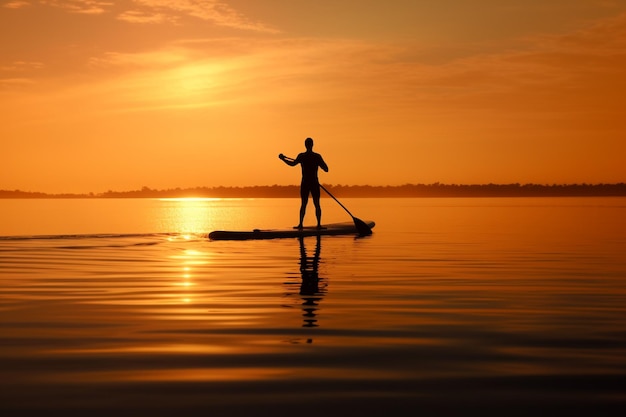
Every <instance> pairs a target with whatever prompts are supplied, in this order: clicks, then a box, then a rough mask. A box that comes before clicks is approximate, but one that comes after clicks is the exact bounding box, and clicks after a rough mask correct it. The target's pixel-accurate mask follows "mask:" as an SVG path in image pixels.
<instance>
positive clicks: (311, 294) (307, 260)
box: [299, 236, 323, 327]
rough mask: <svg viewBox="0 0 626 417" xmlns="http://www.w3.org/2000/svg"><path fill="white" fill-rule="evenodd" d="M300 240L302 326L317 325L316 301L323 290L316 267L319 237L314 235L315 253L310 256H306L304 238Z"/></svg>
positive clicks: (319, 247) (318, 256)
mask: <svg viewBox="0 0 626 417" xmlns="http://www.w3.org/2000/svg"><path fill="white" fill-rule="evenodd" d="M299 240H300V274H301V275H302V283H301V284H300V296H301V297H302V311H303V314H302V315H303V316H304V324H303V327H317V318H316V315H317V314H316V311H317V309H318V301H319V300H320V299H321V298H322V294H323V291H320V288H319V282H320V278H319V274H318V267H319V262H320V252H321V246H322V245H321V241H322V239H321V237H320V236H317V237H316V244H315V253H314V255H313V256H312V257H309V256H307V252H306V247H305V246H304V238H302V237H301V238H299Z"/></svg>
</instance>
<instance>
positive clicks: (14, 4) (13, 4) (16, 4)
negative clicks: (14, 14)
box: [2, 0, 30, 9]
mask: <svg viewBox="0 0 626 417" xmlns="http://www.w3.org/2000/svg"><path fill="white" fill-rule="evenodd" d="M28 6H30V3H29V2H27V1H19V0H15V1H9V2H7V3H6V4H3V5H2V7H5V8H7V9H21V8H23V7H28Z"/></svg>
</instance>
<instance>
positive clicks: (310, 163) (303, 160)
mask: <svg viewBox="0 0 626 417" xmlns="http://www.w3.org/2000/svg"><path fill="white" fill-rule="evenodd" d="M304 146H305V147H306V152H302V153H300V154H298V156H297V158H296V159H291V158H289V157H287V156H285V155H283V154H282V153H281V154H280V155H278V157H279V158H280V159H281V160H282V161H283V162H284V163H286V164H287V165H289V166H292V167H293V166H296V165H298V164H300V166H302V183H301V184H300V199H301V204H300V223H298V225H297V226H296V227H295V228H296V229H302V222H303V221H304V215H305V213H306V205H307V203H308V201H309V194H311V197H313V204H314V205H315V216H316V217H317V227H318V228H321V227H322V207H321V206H320V183H319V180H318V179H317V168H322V169H323V170H324V171H325V172H328V165H326V162H324V159H323V158H322V155H320V154H318V153H315V152H313V139H311V138H306V140H305V141H304Z"/></svg>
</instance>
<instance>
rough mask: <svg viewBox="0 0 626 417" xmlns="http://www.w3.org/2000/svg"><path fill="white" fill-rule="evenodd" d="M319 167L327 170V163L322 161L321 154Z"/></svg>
mask: <svg viewBox="0 0 626 417" xmlns="http://www.w3.org/2000/svg"><path fill="white" fill-rule="evenodd" d="M320 168H322V169H323V170H324V172H328V165H326V162H324V158H322V155H320Z"/></svg>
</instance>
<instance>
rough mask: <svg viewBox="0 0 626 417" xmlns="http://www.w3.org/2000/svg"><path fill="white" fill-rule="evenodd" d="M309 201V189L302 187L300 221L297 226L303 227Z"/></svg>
mask: <svg viewBox="0 0 626 417" xmlns="http://www.w3.org/2000/svg"><path fill="white" fill-rule="evenodd" d="M308 202H309V189H308V188H306V187H300V223H298V226H296V227H297V228H298V229H301V228H302V226H303V222H304V215H305V214H306V205H307V203H308Z"/></svg>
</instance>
